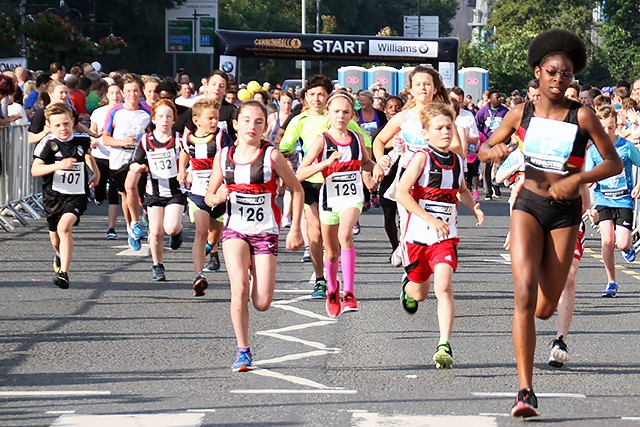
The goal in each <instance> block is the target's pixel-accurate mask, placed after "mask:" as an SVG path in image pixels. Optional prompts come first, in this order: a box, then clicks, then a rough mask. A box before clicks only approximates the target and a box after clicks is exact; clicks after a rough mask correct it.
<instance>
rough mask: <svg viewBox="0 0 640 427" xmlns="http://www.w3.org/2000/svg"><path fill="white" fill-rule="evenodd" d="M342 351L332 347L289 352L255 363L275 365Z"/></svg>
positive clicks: (258, 364)
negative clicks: (304, 351) (303, 351)
mask: <svg viewBox="0 0 640 427" xmlns="http://www.w3.org/2000/svg"><path fill="white" fill-rule="evenodd" d="M337 353H340V349H339V348H332V349H326V350H316V351H308V352H306V353H295V354H287V355H285V356H280V357H274V358H273V359H266V360H258V361H257V362H255V363H254V365H256V366H260V365H274V364H277V363H283V362H290V361H292V360H300V359H306V358H308V357H318V356H326V355H327V354H337Z"/></svg>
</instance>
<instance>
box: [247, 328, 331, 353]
mask: <svg viewBox="0 0 640 427" xmlns="http://www.w3.org/2000/svg"><path fill="white" fill-rule="evenodd" d="M256 335H263V336H267V337H271V338H276V339H280V340H282V341H287V342H295V343H298V344H304V345H306V346H308V347H312V348H321V349H325V348H327V346H326V345H325V344H323V343H321V342H316V341H308V340H303V339H302V338H297V337H292V336H289V335H284V334H274V333H272V332H266V331H265V332H256Z"/></svg>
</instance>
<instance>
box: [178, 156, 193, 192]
mask: <svg viewBox="0 0 640 427" xmlns="http://www.w3.org/2000/svg"><path fill="white" fill-rule="evenodd" d="M189 159H191V156H190V155H189V153H187V152H186V151H184V148H182V147H181V148H180V158H179V159H178V182H180V183H181V184H183V185H184V184H185V182H187V165H188V164H189Z"/></svg>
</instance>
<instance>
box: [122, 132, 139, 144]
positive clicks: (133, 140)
mask: <svg viewBox="0 0 640 427" xmlns="http://www.w3.org/2000/svg"><path fill="white" fill-rule="evenodd" d="M137 142H138V138H137V137H136V136H135V135H127V136H126V137H125V138H124V143H123V145H122V146H123V147H131V146H133V145H136V143H137Z"/></svg>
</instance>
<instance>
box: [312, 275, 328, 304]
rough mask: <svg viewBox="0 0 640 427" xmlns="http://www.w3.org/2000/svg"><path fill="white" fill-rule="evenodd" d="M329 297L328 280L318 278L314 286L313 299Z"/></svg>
mask: <svg viewBox="0 0 640 427" xmlns="http://www.w3.org/2000/svg"><path fill="white" fill-rule="evenodd" d="M326 297H327V281H326V280H324V279H319V280H316V284H315V285H314V286H313V293H312V294H311V298H313V299H325V298H326Z"/></svg>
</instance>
